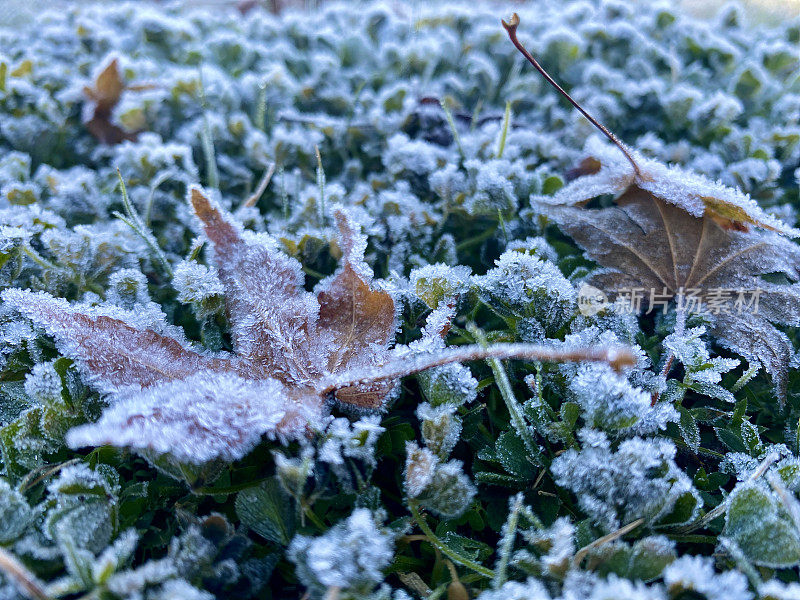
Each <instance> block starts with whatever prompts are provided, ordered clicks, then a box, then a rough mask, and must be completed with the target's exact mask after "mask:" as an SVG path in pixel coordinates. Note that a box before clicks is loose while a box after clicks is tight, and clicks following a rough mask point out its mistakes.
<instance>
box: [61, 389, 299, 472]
mask: <svg viewBox="0 0 800 600" xmlns="http://www.w3.org/2000/svg"><path fill="white" fill-rule="evenodd" d="M314 418H315V406H314V403H313V402H312V403H310V404H304V402H303V400H302V399H297V400H296V401H294V402H293V401H292V399H291V397H290V396H289V393H288V392H287V390H286V389H285V388H284V386H283V385H281V383H280V382H278V381H276V380H274V379H264V380H260V381H247V380H245V379H242V378H241V377H239V376H237V375H234V374H226V373H199V374H197V375H191V376H189V377H187V378H185V379H183V380H181V381H176V382H171V383H166V384H163V385H161V386H158V387H155V388H151V389H147V390H142V391H140V392H133V393H130V394H126V395H121V396H120V397H119V399H118V400H117V402H116V404H114V405H113V406H112V407H111V408H109V409H108V410H106V412H105V413H104V414H103V416H102V418H101V419H100V420H99V421H98V422H97V423H93V424H90V425H84V426H82V427H78V428H76V429H73V430H72V431H70V432H69V434H68V435H67V442H68V443H69V444H70V445H71V446H74V447H80V446H100V445H104V444H114V445H119V446H130V447H131V448H142V449H150V450H154V451H155V452H157V453H159V454H161V453H171V454H172V455H173V456H175V457H176V458H177V459H179V460H183V461H186V462H190V463H201V462H204V461H206V460H209V459H211V458H214V457H216V456H219V457H220V458H223V459H225V460H236V459H238V458H241V457H242V456H244V455H245V454H247V452H249V451H250V450H251V449H252V448H253V447H254V446H256V445H257V444H258V442H259V440H260V439H261V436H262V435H263V434H268V435H270V436H272V437H281V438H282V439H290V438H293V437H297V436H300V435H302V433H303V432H304V431H305V427H306V425H307V424H308V422H309V421H311V422H313V421H314Z"/></svg>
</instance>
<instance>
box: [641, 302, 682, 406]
mask: <svg viewBox="0 0 800 600" xmlns="http://www.w3.org/2000/svg"><path fill="white" fill-rule="evenodd" d="M676 301H677V303H678V309H677V310H676V311H675V335H683V332H684V331H685V330H686V309H685V308H684V306H683V294H678V295H677V296H676ZM674 360H675V355H674V354H673V353H672V352H670V353H669V355H668V356H667V360H666V361H664V367H663V368H662V369H661V376H662V377H663V378H664V379H666V378H667V375H669V371H670V369H672V363H673V361H674ZM660 396H661V393H660V392H654V393H653V396H652V398H651V400H650V406H655V405H656V402H658V398H659V397H660Z"/></svg>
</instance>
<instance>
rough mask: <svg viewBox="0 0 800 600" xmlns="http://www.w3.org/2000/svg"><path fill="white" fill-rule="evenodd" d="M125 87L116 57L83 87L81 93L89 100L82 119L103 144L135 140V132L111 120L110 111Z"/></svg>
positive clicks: (90, 131)
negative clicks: (85, 114) (84, 116)
mask: <svg viewBox="0 0 800 600" xmlns="http://www.w3.org/2000/svg"><path fill="white" fill-rule="evenodd" d="M125 89H126V85H125V82H124V81H123V79H122V74H121V73H120V72H119V59H117V58H116V57H115V58H112V59H111V60H110V61H109V62H108V64H107V65H106V66H105V67H103V68H102V69H101V70H100V72H99V73H98V74H97V77H95V80H94V84H93V86H92V87H89V86H84V88H83V93H84V95H85V96H86V98H87V99H88V100H89V105H88V106H87V108H88V111H87V112H88V115H87V117H86V118H85V119H84V120H85V123H86V129H88V130H89V133H91V134H92V135H93V136H94V137H95V138H96V139H97V140H98V141H99V142H101V143H103V144H108V145H114V144H119V143H120V142H123V141H125V140H131V141H135V140H136V137H137V136H136V133H131V132H128V131H125V130H124V129H123V128H122V127H120V126H119V125H115V124H114V123H112V122H111V113H112V112H113V110H114V108H115V107H116V106H117V104H118V103H119V100H120V97H121V96H122V92H123V91H125Z"/></svg>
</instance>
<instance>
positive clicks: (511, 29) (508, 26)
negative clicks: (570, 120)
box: [500, 13, 642, 177]
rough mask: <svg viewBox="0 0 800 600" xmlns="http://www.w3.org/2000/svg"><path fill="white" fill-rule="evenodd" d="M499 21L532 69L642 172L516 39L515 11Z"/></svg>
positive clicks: (626, 150) (629, 156)
mask: <svg viewBox="0 0 800 600" xmlns="http://www.w3.org/2000/svg"><path fill="white" fill-rule="evenodd" d="M500 22H501V23H502V24H503V27H505V30H506V32H507V33H508V38H509V39H510V40H511V43H512V44H514V46H515V47H516V48H517V50H519V51H520V53H521V54H522V56H524V57H525V58H526V59H527V60H528V62H529V63H531V65H533V68H534V69H536V70H537V71H539V73H540V74H541V75H542V77H544V78H545V79H546V80H547V83H549V84H550V85H552V86H553V87H554V88H555V89H556V90H558V92H559V93H560V94H561V95H562V96H564V98H566V99H567V100H569V102H570V104H572V106H574V107H575V108H577V109H578V111H579V112H580V113H581V114H582V115H583V116H584V117H586V118H587V119H588V120H589V122H590V123H591V124H592V125H594V126H595V127H597V129H599V130H600V131H602V132H603V134H604V135H605V136H606V137H607V138H608V139H609V140H611V141H612V142H613V144H614V145H615V146H616V147H617V148H619V149H620V150H621V151H622V153H623V154H624V155H625V158H627V159H628V161H629V162H630V163H631V165H632V166H633V172H634V173H636V176H637V177H640V176H641V174H642V173H641V171H639V165H637V164H636V161H635V160H633V156H631V153H630V151H629V150H628V148H627V146H625V144H623V143H622V141H621V140H620V139H619V138H618V137H617V136H616V135H614V134H613V133H611V131H609V130H608V129H607V128H606V127H605V125H603V124H602V123H600V122H599V121H598V120H597V119H595V118H594V117H593V116H592V115H590V114H589V113H588V112H586V110H584V108H583V107H582V106H581V105H580V104H578V103H577V102H576V101H575V100H574V99H573V98H572V96H570V95H569V94H568V93H567V91H566V90H565V89H564V88H562V87H561V86H560V85H559V84H558V83H557V82H556V80H555V79H553V78H552V77H550V74H549V73H548V72H547V71H545V70H544V68H543V67H542V65H540V64H539V62H538V61H537V60H536V59H535V58H534V57H533V55H532V54H531V53H530V52H528V50H527V49H526V48H525V46H523V45H522V42H520V41H519V39H517V26H518V25H519V15H518V14H517V13H514V14H513V15H511V19H510V21H509V22H508V23H506V22H505V21H503V20H501V21H500Z"/></svg>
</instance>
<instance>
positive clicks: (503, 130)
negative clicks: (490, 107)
mask: <svg viewBox="0 0 800 600" xmlns="http://www.w3.org/2000/svg"><path fill="white" fill-rule="evenodd" d="M510 122H511V101H508V102H506V111H505V113H503V124H502V125H501V126H500V138H499V139H498V140H497V158H503V152H505V150H506V138H507V137H508V125H509V123H510Z"/></svg>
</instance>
